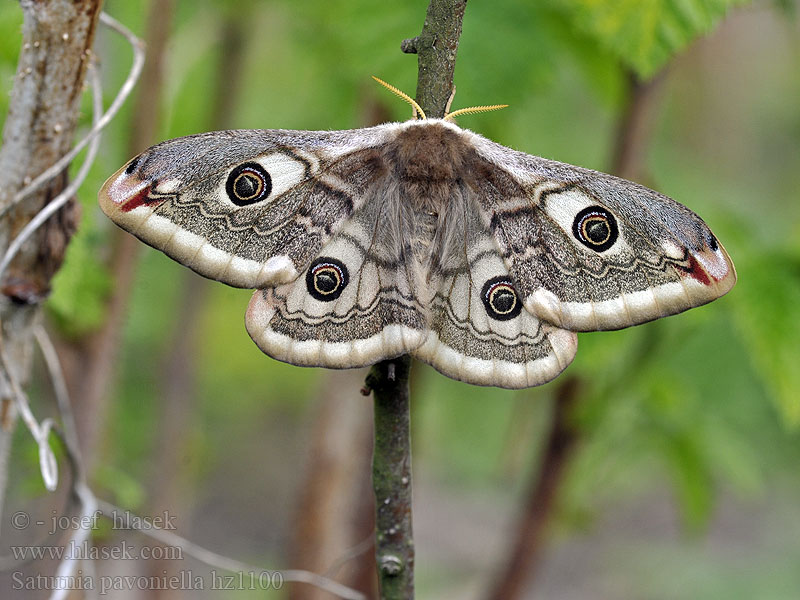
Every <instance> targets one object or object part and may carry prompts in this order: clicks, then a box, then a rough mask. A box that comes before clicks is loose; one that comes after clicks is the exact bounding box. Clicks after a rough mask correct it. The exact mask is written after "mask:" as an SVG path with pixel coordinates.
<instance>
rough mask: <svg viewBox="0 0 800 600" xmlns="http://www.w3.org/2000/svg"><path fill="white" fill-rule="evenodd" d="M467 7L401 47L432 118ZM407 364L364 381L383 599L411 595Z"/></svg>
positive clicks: (454, 2) (435, 9)
mask: <svg viewBox="0 0 800 600" xmlns="http://www.w3.org/2000/svg"><path fill="white" fill-rule="evenodd" d="M466 5H467V2H466V0H431V2H430V4H429V5H428V12H427V14H426V17H425V25H424V26H423V28H422V33H420V34H419V36H417V37H416V38H414V39H413V40H405V41H404V42H403V43H402V45H401V49H402V51H403V52H406V53H416V54H417V55H418V57H419V60H418V62H419V74H418V78H417V102H418V103H419V104H420V106H421V107H422V110H424V111H425V113H426V114H427V115H429V116H431V117H440V118H441V117H443V116H444V115H445V111H446V109H447V105H448V102H449V100H450V96H451V95H452V90H453V72H454V70H455V63H456V52H457V50H458V40H459V38H460V36H461V23H462V20H463V18H464V9H465V8H466ZM410 368H411V358H410V357H409V356H401V357H399V358H396V359H392V360H387V361H382V362H380V363H378V364H377V365H375V366H374V367H373V368H372V370H371V371H370V374H369V376H368V377H367V381H366V389H367V390H372V391H373V392H374V394H375V395H374V398H375V450H374V455H373V467H372V474H373V489H374V490H375V505H376V532H375V535H376V544H375V553H376V559H377V563H378V578H379V581H380V588H381V598H384V599H390V598H392V599H394V598H398V599H403V600H408V599H410V598H413V597H414V541H413V532H412V525H411V440H410V435H409V433H410V432H409V427H410V422H411V417H410V410H411V407H410V393H409V388H408V377H409V372H410ZM367 393H368V392H367Z"/></svg>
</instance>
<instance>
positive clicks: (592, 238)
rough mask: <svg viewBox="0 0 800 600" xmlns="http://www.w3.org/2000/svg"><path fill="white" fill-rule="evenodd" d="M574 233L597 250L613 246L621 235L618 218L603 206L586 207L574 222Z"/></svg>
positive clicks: (586, 244) (589, 246) (588, 246)
mask: <svg viewBox="0 0 800 600" xmlns="http://www.w3.org/2000/svg"><path fill="white" fill-rule="evenodd" d="M572 235H574V236H575V239H577V240H578V241H579V242H580V243H581V244H583V245H584V246H586V247H587V248H591V249H592V250H594V251H595V252H603V251H605V250H608V249H609V248H611V246H613V245H614V242H616V241H617V238H618V237H619V229H618V228H617V220H616V219H615V218H614V215H612V214H611V213H610V212H609V211H608V210H606V209H605V208H603V207H602V206H590V207H588V208H584V209H583V210H582V211H580V212H579V213H578V214H577V215H575V220H574V221H573V222H572Z"/></svg>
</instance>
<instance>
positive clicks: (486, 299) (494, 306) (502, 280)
mask: <svg viewBox="0 0 800 600" xmlns="http://www.w3.org/2000/svg"><path fill="white" fill-rule="evenodd" d="M481 300H482V301H483V306H484V308H485V309H486V313H487V314H488V315H489V316H490V317H491V318H493V319H495V320H497V321H508V320H510V319H513V318H514V317H516V316H517V315H519V313H520V311H522V302H521V301H520V298H519V294H517V291H516V290H515V289H514V285H513V284H512V283H511V281H509V279H508V278H507V277H503V276H500V277H493V278H492V279H490V280H489V281H487V282H486V283H484V284H483V289H482V290H481Z"/></svg>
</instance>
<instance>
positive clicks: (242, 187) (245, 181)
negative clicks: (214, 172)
mask: <svg viewBox="0 0 800 600" xmlns="http://www.w3.org/2000/svg"><path fill="white" fill-rule="evenodd" d="M260 183H261V181H260V180H259V179H257V178H256V176H255V175H253V174H252V173H242V174H241V175H239V177H238V178H237V179H236V182H235V183H234V184H233V190H234V192H235V193H236V195H237V196H239V198H241V199H243V200H247V199H250V198H253V197H254V196H257V195H258V192H259V191H260V190H259V189H258V188H259V187H261V186H260V185H259V184H260Z"/></svg>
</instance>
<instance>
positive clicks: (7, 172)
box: [0, 0, 101, 505]
mask: <svg viewBox="0 0 800 600" xmlns="http://www.w3.org/2000/svg"><path fill="white" fill-rule="evenodd" d="M100 5H101V2H100V0H77V1H72V0H52V1H50V2H32V1H31V0H23V1H21V2H20V6H21V8H22V11H23V14H24V24H23V38H22V50H21V52H20V57H19V62H18V65H17V74H16V78H15V81H14V88H13V90H12V93H11V101H10V105H9V114H8V118H7V119H6V121H5V125H4V128H3V145H2V148H0V214H2V219H0V255H1V254H5V251H6V250H7V249H8V247H9V245H10V243H11V241H12V240H13V239H14V238H15V237H16V236H17V234H18V233H19V232H20V231H21V230H22V229H23V228H24V227H25V226H26V224H27V223H28V222H30V221H31V219H33V218H34V217H35V215H36V214H37V213H38V212H39V211H40V210H41V209H42V208H43V207H45V206H46V205H47V204H48V203H49V202H50V201H51V200H52V199H53V198H55V197H56V196H58V194H59V193H60V192H61V191H62V190H63V189H64V188H65V187H66V185H67V176H66V172H61V173H60V174H58V175H56V176H55V177H53V178H52V179H50V180H49V181H48V182H47V183H46V184H44V185H42V186H41V187H40V188H39V189H38V190H37V191H36V192H35V193H32V194H30V195H29V197H28V198H27V199H26V201H24V202H20V203H19V204H17V205H16V206H12V205H13V204H14V200H15V196H16V195H17V193H18V192H19V191H20V190H22V189H23V188H24V187H26V186H27V185H28V184H29V183H30V182H31V181H33V180H34V178H36V177H37V176H38V175H40V174H41V173H42V172H44V171H46V170H47V168H48V167H50V166H51V165H52V164H53V163H55V162H57V161H58V159H59V158H61V157H62V156H64V155H65V154H67V152H68V151H69V148H70V145H71V144H72V138H73V135H74V133H75V127H76V124H77V118H78V108H79V103H80V98H81V95H82V93H83V85H84V80H85V76H86V70H87V67H88V64H89V60H90V58H91V56H92V43H93V40H94V32H95V29H96V26H97V21H98V18H99V15H100ZM73 205H74V203H73V204H70V205H67V206H66V207H65V208H64V209H62V210H60V211H59V212H58V213H57V214H56V215H55V216H53V217H52V218H50V219H49V220H48V221H47V222H46V223H45V224H44V226H43V227H41V228H40V229H39V230H38V231H36V232H35V233H34V234H33V235H32V236H31V238H30V239H29V240H28V242H27V243H25V244H23V245H22V247H21V248H20V250H19V252H18V253H17V255H16V257H15V259H14V260H13V261H12V262H11V263H10V265H9V268H8V271H7V275H6V277H4V278H3V280H2V281H0V285H1V286H2V290H1V291H2V294H0V322H1V323H2V330H1V331H0V335H2V336H3V339H4V347H5V350H6V357H7V359H8V361H7V362H8V366H7V368H8V371H9V372H8V374H7V375H8V378H7V379H8V380H9V381H12V380H13V381H16V382H18V383H19V384H20V385H21V386H25V385H26V384H27V381H28V379H29V376H30V368H31V353H32V340H33V326H34V324H35V322H36V319H37V316H38V312H39V310H38V306H39V304H40V303H41V302H42V301H43V300H44V299H45V298H46V296H47V294H48V292H49V289H50V279H51V278H52V276H53V275H54V274H55V272H56V271H57V270H58V268H59V267H60V266H61V262H62V260H63V258H64V252H65V250H66V245H67V242H68V241H69V238H70V236H71V235H72V233H73V231H74V229H75V224H76V218H77V214H76V211H75V209H74V207H73ZM11 397H12V393H11V390H10V389H9V388H8V386H7V385H0V405H1V406H0V414H2V416H3V422H2V426H1V427H0V505H2V496H3V492H4V487H5V465H6V462H7V459H8V451H9V448H10V437H11V435H12V432H13V428H14V424H15V422H16V418H15V410H14V407H13V405H12V404H11V403H10V398H11Z"/></svg>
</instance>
